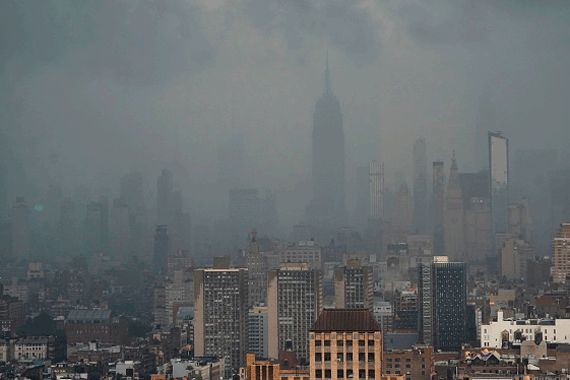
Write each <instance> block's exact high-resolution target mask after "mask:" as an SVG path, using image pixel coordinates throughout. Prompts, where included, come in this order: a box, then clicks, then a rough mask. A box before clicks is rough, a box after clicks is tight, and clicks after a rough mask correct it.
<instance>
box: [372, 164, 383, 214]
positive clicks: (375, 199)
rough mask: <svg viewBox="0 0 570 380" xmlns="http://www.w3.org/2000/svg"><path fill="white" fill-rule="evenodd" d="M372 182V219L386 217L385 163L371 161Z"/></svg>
mask: <svg viewBox="0 0 570 380" xmlns="http://www.w3.org/2000/svg"><path fill="white" fill-rule="evenodd" d="M368 181H369V184H370V211H369V213H370V219H374V220H382V219H383V218H384V164H381V163H380V162H378V161H371V162H370V165H369V168H368Z"/></svg>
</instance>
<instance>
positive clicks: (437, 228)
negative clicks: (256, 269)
mask: <svg viewBox="0 0 570 380" xmlns="http://www.w3.org/2000/svg"><path fill="white" fill-rule="evenodd" d="M432 176H433V178H432V186H433V189H432V192H433V200H432V216H433V221H432V227H433V249H434V253H435V254H436V255H442V254H443V252H444V250H445V248H444V240H443V209H444V201H445V173H444V167H443V161H434V162H433V168H432Z"/></svg>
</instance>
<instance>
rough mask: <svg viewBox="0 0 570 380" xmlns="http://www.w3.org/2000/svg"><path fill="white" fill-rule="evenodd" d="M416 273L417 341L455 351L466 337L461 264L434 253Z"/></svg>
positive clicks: (464, 297)
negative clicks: (428, 261)
mask: <svg viewBox="0 0 570 380" xmlns="http://www.w3.org/2000/svg"><path fill="white" fill-rule="evenodd" d="M418 272H419V276H418V277H419V278H418V299H419V316H420V321H419V329H420V331H419V333H420V340H421V341H422V343H424V344H429V345H433V346H434V347H435V349H440V350H442V351H458V350H459V349H460V348H461V345H462V344H463V343H465V339H466V324H465V320H466V316H467V313H466V307H467V288H466V282H467V280H466V268H465V264H464V263H458V262H449V261H448V259H447V257H445V256H436V257H435V258H434V262H433V263H431V264H430V265H426V264H421V265H420V266H419V270H418Z"/></svg>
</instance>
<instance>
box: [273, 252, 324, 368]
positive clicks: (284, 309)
mask: <svg viewBox="0 0 570 380" xmlns="http://www.w3.org/2000/svg"><path fill="white" fill-rule="evenodd" d="M267 282H268V286H267V307H268V309H267V313H268V320H269V334H268V350H269V357H270V358H274V359H276V358H277V357H278V355H279V353H280V352H281V351H285V350H286V349H288V348H290V349H291V350H292V351H293V352H295V353H296V354H297V358H298V359H299V360H300V361H305V362H308V359H309V357H308V355H309V349H308V341H309V329H310V328H311V326H312V325H313V323H314V322H315V321H316V320H317V316H318V315H319V313H320V311H321V309H322V304H323V288H322V275H321V271H319V270H316V269H311V267H310V265H309V264H306V263H298V264H293V263H291V264H283V265H281V267H280V268H279V269H277V270H272V271H270V272H269V274H268V279H267Z"/></svg>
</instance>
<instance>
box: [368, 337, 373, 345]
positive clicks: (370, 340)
mask: <svg viewBox="0 0 570 380" xmlns="http://www.w3.org/2000/svg"><path fill="white" fill-rule="evenodd" d="M368 347H374V340H372V339H369V340H368Z"/></svg>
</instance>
